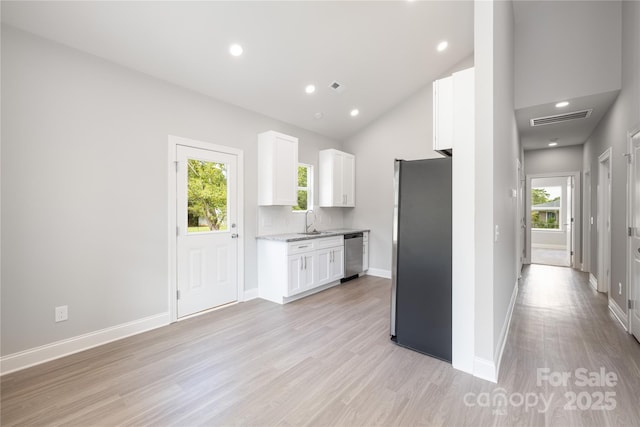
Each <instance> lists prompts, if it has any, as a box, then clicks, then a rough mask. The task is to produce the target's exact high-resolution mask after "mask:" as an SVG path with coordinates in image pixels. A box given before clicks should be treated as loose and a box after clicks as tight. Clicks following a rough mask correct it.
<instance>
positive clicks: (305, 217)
mask: <svg viewBox="0 0 640 427" xmlns="http://www.w3.org/2000/svg"><path fill="white" fill-rule="evenodd" d="M309 213H313V211H312V210H311V209H309V210H308V211H307V212H306V213H305V214H304V232H305V233H308V232H309V225H308V224H309Z"/></svg>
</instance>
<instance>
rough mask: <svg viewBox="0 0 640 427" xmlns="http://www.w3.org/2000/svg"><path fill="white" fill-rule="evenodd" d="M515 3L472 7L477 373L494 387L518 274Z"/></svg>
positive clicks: (475, 341) (518, 147)
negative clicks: (474, 88) (474, 93)
mask: <svg viewBox="0 0 640 427" xmlns="http://www.w3.org/2000/svg"><path fill="white" fill-rule="evenodd" d="M513 36H514V22H513V4H512V2H511V1H505V2H484V1H476V3H475V57H476V170H475V174H476V194H475V196H476V209H475V216H476V224H475V229H476V234H475V239H476V241H475V251H476V273H475V298H476V303H475V314H474V320H475V325H474V328H475V336H474V347H475V363H474V374H475V375H478V376H481V377H485V378H487V379H490V380H494V381H495V380H496V379H497V375H498V370H499V365H500V358H501V355H502V348H503V345H504V342H505V339H506V332H507V326H508V322H509V319H510V314H511V309H512V307H513V305H512V304H513V300H512V297H513V295H514V291H515V290H516V281H517V277H518V273H517V271H516V264H517V259H516V257H517V256H518V249H517V239H518V236H517V233H516V230H517V228H516V225H517V224H516V221H517V206H516V200H517V199H516V198H514V197H512V190H514V189H516V188H517V187H518V177H517V166H516V159H518V158H519V157H520V153H521V149H520V143H519V139H518V134H517V127H516V121H515V115H514V93H513V84H514V69H513V63H514V46H513V38H514V37H513Z"/></svg>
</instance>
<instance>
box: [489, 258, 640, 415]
mask: <svg viewBox="0 0 640 427" xmlns="http://www.w3.org/2000/svg"><path fill="white" fill-rule="evenodd" d="M522 281H523V284H522V285H521V287H520V290H519V291H520V292H519V295H518V301H517V303H516V308H515V310H514V313H513V318H512V321H511V331H510V334H509V340H508V343H507V346H506V348H505V353H504V356H503V363H502V369H501V372H500V382H499V385H500V386H501V387H504V388H505V389H506V390H507V392H513V391H517V392H519V393H528V392H534V393H544V395H545V398H546V399H550V400H551V404H550V406H549V410H548V411H546V412H545V413H544V414H541V413H533V412H530V413H524V414H523V413H518V414H517V415H515V416H513V414H512V413H511V411H509V413H508V415H507V418H510V419H511V421H508V420H507V419H505V420H504V421H505V425H512V424H525V425H526V424H531V425H547V426H550V425H554V426H564V425H594V426H604V425H611V426H617V425H624V426H627V425H640V405H639V403H638V395H640V344H639V343H638V342H637V341H636V340H635V339H634V338H633V337H632V336H631V335H629V334H628V333H627V332H626V331H625V330H624V329H623V327H622V326H621V324H620V323H619V322H618V320H617V319H616V318H615V317H614V316H613V314H612V313H611V311H610V310H609V309H608V306H607V297H606V295H604V294H599V293H597V292H596V291H595V290H593V288H592V287H591V286H590V285H589V283H588V276H587V274H586V273H581V272H579V271H576V270H572V269H569V268H564V267H555V266H547V265H530V266H526V267H525V269H524V271H523V278H522ZM539 368H542V369H544V368H548V370H547V371H544V372H543V371H540V374H538V369H539ZM580 368H584V370H582V371H580V372H576V370H577V369H580ZM602 368H604V371H605V372H607V373H613V374H615V376H616V377H617V384H616V385H614V386H607V385H602V383H599V384H598V385H597V386H596V385H582V384H581V383H582V382H583V381H582V378H583V377H584V376H585V375H587V376H588V375H596V374H598V375H599V373H600V372H601V369H602ZM544 373H547V374H548V375H550V376H552V377H553V374H554V373H569V375H570V377H567V380H566V381H565V383H566V386H554V383H553V381H552V380H553V379H557V377H556V378H552V379H550V380H549V381H546V380H544V379H543V380H542V381H541V383H542V384H541V386H538V385H537V384H536V382H537V380H538V375H540V376H542V375H543V374H544ZM607 392H609V393H615V395H613V394H610V395H609V396H610V399H612V400H614V401H615V408H614V409H613V410H608V408H609V407H610V406H613V405H609V406H608V405H606V400H605V401H603V400H602V399H601V398H602V397H604V396H605V393H607ZM566 393H569V394H568V395H567V394H566ZM573 393H575V395H574V394H573ZM576 400H577V401H576ZM597 403H601V404H602V406H603V409H600V410H597V409H595V408H596V406H598V405H596V404H597ZM565 405H568V406H567V408H568V407H575V409H573V410H567V408H565ZM580 408H593V409H580ZM527 419H528V420H529V421H526V420H527Z"/></svg>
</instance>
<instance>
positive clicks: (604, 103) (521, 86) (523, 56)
mask: <svg viewBox="0 0 640 427" xmlns="http://www.w3.org/2000/svg"><path fill="white" fill-rule="evenodd" d="M513 9H514V22H515V71H516V76H515V82H516V83H515V93H516V96H515V104H516V108H517V109H516V120H517V124H518V131H519V134H520V138H521V142H522V146H523V148H524V149H525V150H532V149H542V148H549V142H550V139H552V138H557V139H558V140H557V142H558V147H562V146H568V145H579V144H583V143H584V142H585V141H586V140H587V139H588V138H589V137H590V136H591V133H592V132H593V130H594V129H595V127H596V126H597V124H598V122H599V121H600V119H601V118H602V117H603V116H604V114H605V113H606V112H607V111H608V110H609V108H610V107H611V105H612V104H613V102H614V101H615V99H616V96H617V94H618V91H619V89H620V85H621V37H622V30H621V6H620V2H619V1H608V0H607V1H591V0H585V1H525V0H523V1H514V3H513ZM559 101H569V102H570V105H569V106H567V107H565V108H561V109H560V108H556V106H555V105H556V103H557V102H559ZM583 109H593V113H592V114H591V117H589V118H587V119H576V120H572V121H568V122H563V123H557V124H550V125H545V126H539V127H531V125H530V123H529V121H530V119H532V118H537V117H546V116H553V115H557V114H566V113H570V112H573V111H579V110H583Z"/></svg>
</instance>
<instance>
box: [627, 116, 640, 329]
mask: <svg viewBox="0 0 640 427" xmlns="http://www.w3.org/2000/svg"><path fill="white" fill-rule="evenodd" d="M639 133H640V123H638V124H637V125H636V126H635V127H634V128H633V129H631V130H630V131H629V132H627V153H631V152H632V148H633V143H632V140H633V137H634V136H636V135H637V134H639ZM632 167H633V162H627V230H628V229H629V227H632V226H633V221H632V220H631V218H632V214H633V209H632V200H633V194H632V188H631V182H632V180H633V169H632ZM634 263H635V258H634V255H633V239H631V238H629V237H628V236H627V286H626V291H627V292H626V293H627V295H626V300H627V301H629V300H633V301H638V299H639V298H638V297H640V295H636V289H635V286H634V283H633V265H634ZM631 315H632V313H631V312H630V310H627V331H628V332H629V333H630V334H633V333H634V332H638V331H634V330H633V322H631ZM638 335H640V334H636V336H638Z"/></svg>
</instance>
